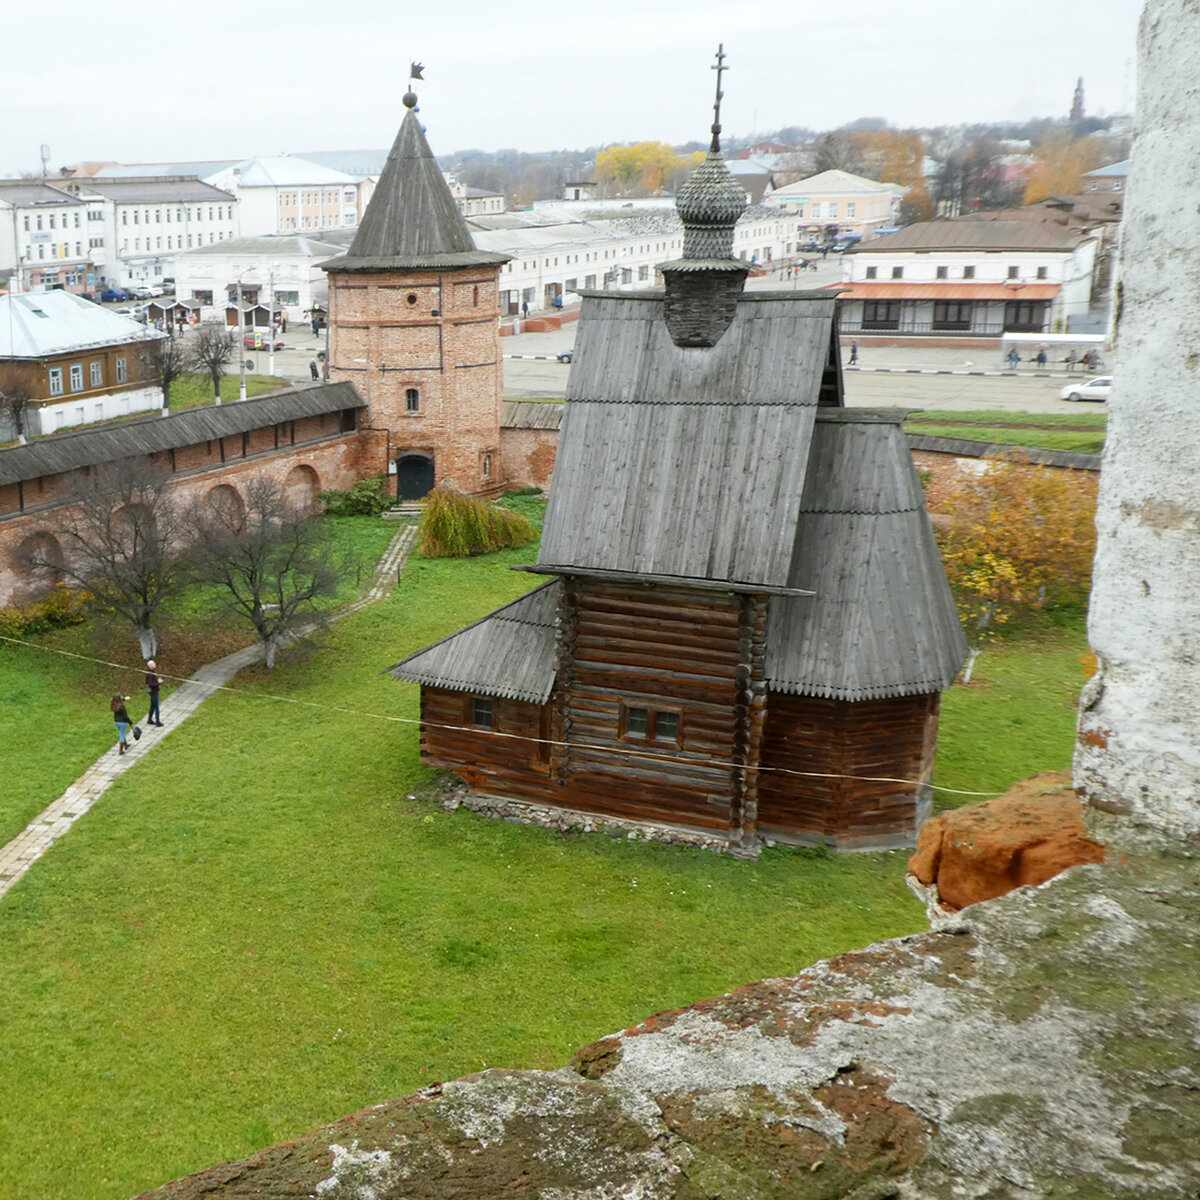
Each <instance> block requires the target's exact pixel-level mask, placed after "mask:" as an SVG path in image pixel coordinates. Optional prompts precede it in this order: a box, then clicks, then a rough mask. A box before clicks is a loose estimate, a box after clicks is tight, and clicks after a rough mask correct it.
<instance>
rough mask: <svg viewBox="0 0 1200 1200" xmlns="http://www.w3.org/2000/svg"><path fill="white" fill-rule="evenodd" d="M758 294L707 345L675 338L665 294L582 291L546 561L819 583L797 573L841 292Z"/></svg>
mask: <svg viewBox="0 0 1200 1200" xmlns="http://www.w3.org/2000/svg"><path fill="white" fill-rule="evenodd" d="M760 295H761V298H760ZM760 295H753V294H752V295H749V296H744V297H743V298H742V299H741V300H740V301H739V303H738V308H737V315H736V316H735V318H734V320H733V323H732V324H731V325H730V327H729V329H728V330H727V332H726V333H725V334H724V336H723V337H722V338H721V340H720V341H719V342H718V343H717V344H716V345H715V346H711V347H707V348H691V347H679V346H676V345H675V344H674V343H673V342H672V341H671V338H670V334H669V332H668V330H667V328H666V324H665V322H664V321H663V319H662V303H663V302H662V298H661V296H660V295H656V294H654V295H645V294H643V295H639V296H637V297H608V296H601V295H589V296H587V297H586V298H585V300H584V312H583V314H582V317H583V319H582V320H581V321H580V326H579V335H578V338H577V340H576V344H575V361H574V364H573V365H572V368H571V375H570V379H569V382H568V387H567V410H566V414H565V417H564V421H563V433H562V436H561V437H560V439H559V448H558V457H557V459H556V462H555V482H554V487H553V488H552V489H551V493H550V504H549V507H548V509H547V513H546V525H545V529H544V532H543V537H542V547H541V553H540V555H539V558H538V567H539V569H543V570H559V571H563V572H566V573H570V572H572V571H574V572H584V573H586V572H596V573H600V572H624V573H628V572H633V573H637V574H640V575H646V576H650V577H658V578H660V579H674V580H683V579H689V580H696V581H703V582H707V583H714V582H726V583H729V584H732V585H735V586H737V587H739V588H748V589H753V588H754V587H765V588H767V589H774V588H783V587H789V586H800V587H808V586H809V585H808V584H798V585H797V584H793V583H789V575H790V568H791V559H792V546H793V542H794V538H795V519H796V514H797V513H798V511H799V508H800V498H801V495H802V494H803V490H804V481H805V476H806V473H807V470H808V448H809V440H810V437H811V432H812V424H813V419H814V416H815V414H816V411H817V407H818V404H819V403H820V401H821V382H822V378H823V374H824V370H825V364H826V361H827V357H828V355H827V349H828V343H829V339H830V336H831V330H832V328H833V300H832V298H831V297H829V296H828V295H817V296H800V297H795V298H793V297H792V296H790V295H787V296H784V297H780V296H771V295H770V294H766V293H763V294H760ZM764 514H771V517H770V519H764Z"/></svg>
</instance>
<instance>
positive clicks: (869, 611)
mask: <svg viewBox="0 0 1200 1200" xmlns="http://www.w3.org/2000/svg"><path fill="white" fill-rule="evenodd" d="M902 421H903V416H902V415H901V416H892V415H890V414H888V415H883V414H878V413H872V412H870V411H869V410H863V409H822V410H821V411H820V412H819V413H818V414H817V421H816V426H815V428H814V430H813V444H812V455H811V459H810V463H809V473H808V482H807V484H806V486H805V489H804V496H803V498H802V500H801V504H800V515H799V520H798V522H797V526H796V556H795V560H794V562H793V565H792V570H793V580H794V581H796V582H802V581H803V582H805V585H806V586H808V587H811V588H812V589H813V591H814V593H815V594H814V595H812V596H796V597H793V596H772V597H771V598H770V600H769V601H768V606H769V607H768V617H767V648H766V664H765V665H766V670H765V674H766V679H767V685H768V687H769V688H770V689H771V690H772V691H775V692H789V693H794V694H799V695H807V696H822V697H825V698H827V699H833V700H874V699H879V698H881V697H884V696H905V695H921V694H925V693H928V692H937V691H941V690H942V689H943V688H947V687H949V686H950V684H951V683H953V682H954V679H955V677H956V676H957V674H958V671H959V668H960V667H961V666H962V662H963V658H964V657H965V655H966V641H965V639H964V637H963V633H962V626H961V625H960V623H959V620H958V614H957V612H956V611H955V607H954V601H953V598H952V596H951V594H950V589H949V588H948V587H947V585H946V577H945V573H944V572H943V570H942V564H941V559H940V557H939V555H938V549H937V545H936V543H935V542H934V539H933V530H932V528H931V526H930V524H929V520H928V517H927V516H926V514H925V507H924V497H923V496H922V493H921V485H920V482H919V481H918V479H917V473H916V469H915V468H914V466H913V463H912V458H911V456H910V455H909V453H908V448H907V445H906V443H905V439H904V434H903V431H902V428H901V422H902Z"/></svg>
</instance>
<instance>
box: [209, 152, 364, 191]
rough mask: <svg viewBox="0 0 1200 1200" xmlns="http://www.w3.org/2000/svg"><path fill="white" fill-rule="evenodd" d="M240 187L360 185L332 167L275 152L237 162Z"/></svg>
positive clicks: (237, 180) (236, 180) (352, 178)
mask: <svg viewBox="0 0 1200 1200" xmlns="http://www.w3.org/2000/svg"><path fill="white" fill-rule="evenodd" d="M232 182H233V183H236V184H237V186H238V187H240V188H243V187H244V188H253V187H322V186H331V185H335V184H338V185H340V184H347V183H349V184H357V183H358V180H357V179H355V178H354V176H353V175H347V174H346V173H345V172H344V171H335V170H333V168H332V167H327V166H324V165H323V164H321V163H315V162H313V161H311V160H310V159H307V158H293V157H292V156H291V155H290V154H272V155H268V156H266V157H262V158H247V159H246V160H245V161H244V162H240V163H238V164H237V178H236V179H234V180H232Z"/></svg>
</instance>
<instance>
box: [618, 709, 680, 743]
mask: <svg viewBox="0 0 1200 1200" xmlns="http://www.w3.org/2000/svg"><path fill="white" fill-rule="evenodd" d="M631 713H645V715H646V732H645V733H640V732H635V731H632V730H631V729H630V727H629V724H630V721H629V718H630V714H631ZM662 716H665V717H669V718H673V719H674V722H675V734H674V736H673V737H667V738H664V737H661V736H660V735H659V728H658V721H659V717H662ZM618 737H619V738H620V740H621V741H623V742H639V743H644V744H645V745H647V746H671V747H674V748H676V749H678V748H679V747H680V746H682V745H683V709H682V708H679V707H677V706H675V705H665V704H656V705H655V706H653V707H651V705H650V704H648V703H641V704H631V703H629V702H628V701H625V700H622V701H621V716H620V728H619V732H618Z"/></svg>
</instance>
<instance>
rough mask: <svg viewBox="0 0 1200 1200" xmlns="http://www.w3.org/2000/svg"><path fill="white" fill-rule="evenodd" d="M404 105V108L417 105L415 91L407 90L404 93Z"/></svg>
mask: <svg viewBox="0 0 1200 1200" xmlns="http://www.w3.org/2000/svg"><path fill="white" fill-rule="evenodd" d="M404 107H405V108H416V107H417V93H416V92H414V91H407V92H405V93H404Z"/></svg>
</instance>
